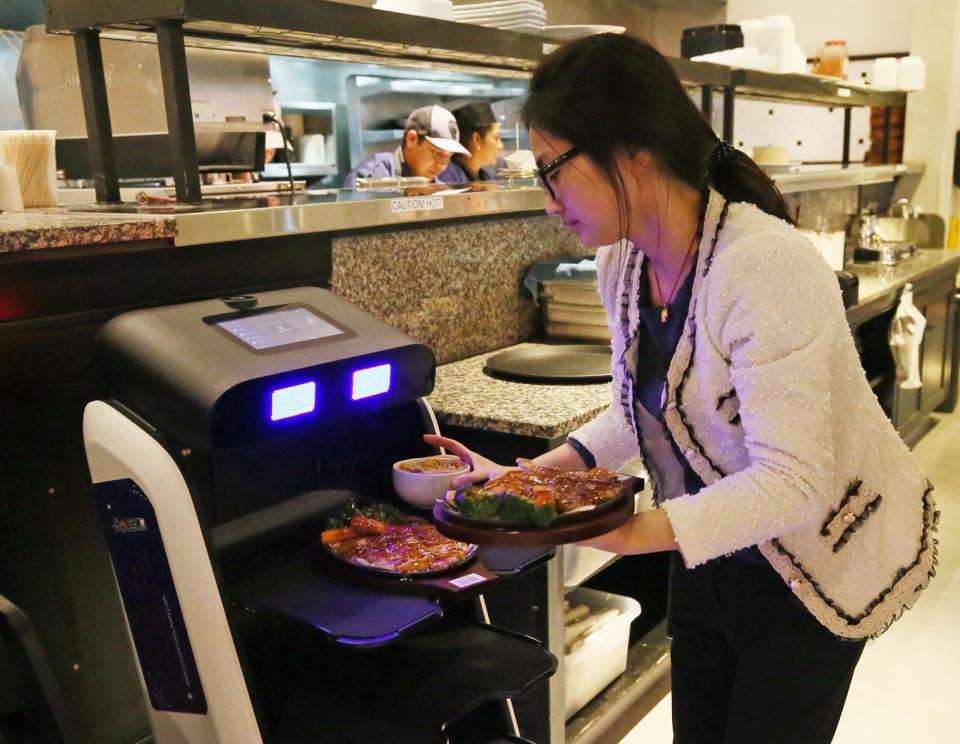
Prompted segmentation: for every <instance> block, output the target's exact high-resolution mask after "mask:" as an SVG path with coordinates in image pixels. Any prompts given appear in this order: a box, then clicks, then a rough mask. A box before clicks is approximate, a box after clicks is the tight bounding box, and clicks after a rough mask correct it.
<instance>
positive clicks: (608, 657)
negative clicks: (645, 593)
mask: <svg viewBox="0 0 960 744" xmlns="http://www.w3.org/2000/svg"><path fill="white" fill-rule="evenodd" d="M567 599H568V600H570V604H571V606H576V605H579V604H585V605H587V606H588V607H589V608H590V610H591V612H593V611H596V610H606V609H610V608H614V607H615V608H616V609H618V610H620V614H619V615H617V617H615V618H613V619H612V620H610V621H609V622H608V623H607V624H606V625H604V626H603V627H602V628H600V629H599V630H597V631H596V632H594V633H592V634H591V635H589V636H587V638H586V640H585V641H584V643H583V645H582V646H581V647H580V648H578V649H577V650H576V651H574V652H573V653H572V654H569V655H567V656H565V657H564V668H563V679H564V693H565V699H566V705H565V707H566V717H567V719H569V718H570V717H572V716H573V715H574V714H576V712H577V711H578V710H580V709H581V708H582V707H583V706H584V705H586V704H587V703H589V702H590V701H591V700H593V698H594V697H596V695H597V693H599V692H600V691H601V690H603V688H604V687H606V686H607V685H609V684H610V683H611V682H613V681H614V680H615V679H616V678H617V677H619V676H620V675H621V674H623V672H624V670H625V669H626V668H627V644H628V642H629V640H630V623H631V622H633V620H634V619H636V618H637V617H638V616H639V615H640V603H639V602H637V600H635V599H633V598H631V597H622V596H620V595H619V594H608V593H607V592H598V591H596V590H594V589H585V588H583V587H581V588H579V589H574V590H573V591H571V592H569V593H568V594H567Z"/></svg>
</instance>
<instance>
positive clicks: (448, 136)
mask: <svg viewBox="0 0 960 744" xmlns="http://www.w3.org/2000/svg"><path fill="white" fill-rule="evenodd" d="M404 129H406V130H409V129H412V130H413V131H414V132H416V133H417V134H420V135H423V137H424V138H425V139H426V140H427V142H429V143H430V144H431V145H434V146H436V147H439V148H440V149H441V150H444V151H445V152H455V153H460V154H461V155H467V156H469V155H470V151H469V150H468V149H467V148H466V147H464V146H463V145H461V144H460V129H459V127H457V120H456V118H454V116H453V114H451V113H450V112H449V111H447V110H446V109H445V108H443V106H424V107H422V108H418V109H416V110H415V111H413V112H412V113H411V114H410V116H408V117H407V123H406V125H405V126H404Z"/></svg>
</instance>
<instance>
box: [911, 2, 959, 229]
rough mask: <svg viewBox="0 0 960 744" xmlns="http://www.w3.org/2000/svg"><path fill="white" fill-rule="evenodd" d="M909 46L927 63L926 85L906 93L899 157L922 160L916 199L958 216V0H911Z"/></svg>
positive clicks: (948, 214) (928, 209)
mask: <svg viewBox="0 0 960 744" xmlns="http://www.w3.org/2000/svg"><path fill="white" fill-rule="evenodd" d="M913 12H914V19H913V33H912V36H911V44H910V49H911V51H912V52H913V53H914V54H918V55H920V56H921V57H923V58H924V60H925V61H926V63H927V85H926V89H925V90H922V91H919V92H917V93H910V94H909V99H908V101H907V127H906V133H905V137H904V143H903V157H904V160H910V161H920V162H925V163H926V164H927V173H926V175H925V176H924V178H923V179H922V180H921V181H920V186H919V187H918V189H917V193H916V196H915V201H916V203H918V204H921V205H922V206H923V207H924V208H925V209H926V210H927V211H932V212H937V213H938V214H940V215H942V216H944V217H946V218H948V220H949V217H950V216H951V215H952V216H957V214H958V209H957V207H958V206H960V205H958V204H957V189H955V188H954V187H953V183H952V175H953V151H954V141H955V137H956V132H957V130H958V129H960V44H958V39H960V0H914V3H913Z"/></svg>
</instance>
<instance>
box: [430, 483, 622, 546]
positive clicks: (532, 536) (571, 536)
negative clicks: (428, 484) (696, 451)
mask: <svg viewBox="0 0 960 744" xmlns="http://www.w3.org/2000/svg"><path fill="white" fill-rule="evenodd" d="M633 509H634V500H633V493H632V492H630V493H626V494H624V496H622V497H621V498H620V499H618V500H617V503H615V504H614V505H613V506H611V507H610V508H609V509H604V510H602V511H601V512H599V513H598V514H596V515H591V516H589V517H584V518H582V519H577V520H576V521H571V522H567V523H560V524H557V523H556V522H555V523H554V524H553V526H551V527H547V528H545V529H544V528H540V527H513V526H503V525H498V524H496V523H495V522H491V523H489V524H486V525H483V526H480V525H479V524H478V523H477V522H476V521H475V520H472V519H471V520H469V521H467V520H464V519H463V518H461V517H458V516H457V515H456V514H454V513H453V512H452V511H450V509H448V508H447V507H446V506H445V505H444V504H443V502H442V501H438V502H437V503H436V504H434V505H433V522H434V524H436V525H437V530H439V531H440V533H441V534H443V535H446V536H447V537H450V538H453V539H454V540H462V541H464V542H468V543H475V544H477V545H563V544H565V543H572V542H577V541H579V540H586V539H588V538H591V537H596V536H597V535H602V534H604V533H606V532H609V531H610V530H614V529H616V528H617V527H619V526H620V525H622V524H624V523H625V522H626V521H627V520H629V519H630V517H632V516H633Z"/></svg>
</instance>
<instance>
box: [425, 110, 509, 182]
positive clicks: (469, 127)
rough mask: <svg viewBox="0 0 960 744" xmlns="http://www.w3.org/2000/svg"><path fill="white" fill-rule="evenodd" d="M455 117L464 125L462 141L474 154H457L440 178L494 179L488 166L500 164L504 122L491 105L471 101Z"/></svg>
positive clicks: (465, 180)
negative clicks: (501, 121)
mask: <svg viewBox="0 0 960 744" xmlns="http://www.w3.org/2000/svg"><path fill="white" fill-rule="evenodd" d="M453 116H454V117H455V118H456V120H457V125H458V126H459V127H460V144H462V145H463V146H464V147H466V148H467V149H468V150H469V151H470V154H469V155H461V154H459V153H457V154H455V155H454V156H453V159H452V160H451V162H450V165H449V166H447V169H446V170H445V171H444V172H443V173H441V174H440V177H439V179H438V180H439V181H441V182H442V183H467V182H468V181H491V180H493V176H492V175H491V174H490V172H489V171H488V170H484V168H485V167H487V166H491V165H495V164H496V162H497V155H498V154H499V152H500V149H501V147H503V143H502V142H501V140H500V122H498V121H497V117H496V115H495V114H494V113H493V109H492V108H490V104H489V103H485V102H477V103H468V104H467V105H465V106H461V107H460V108H458V109H457V110H455V111H454V112H453Z"/></svg>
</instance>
